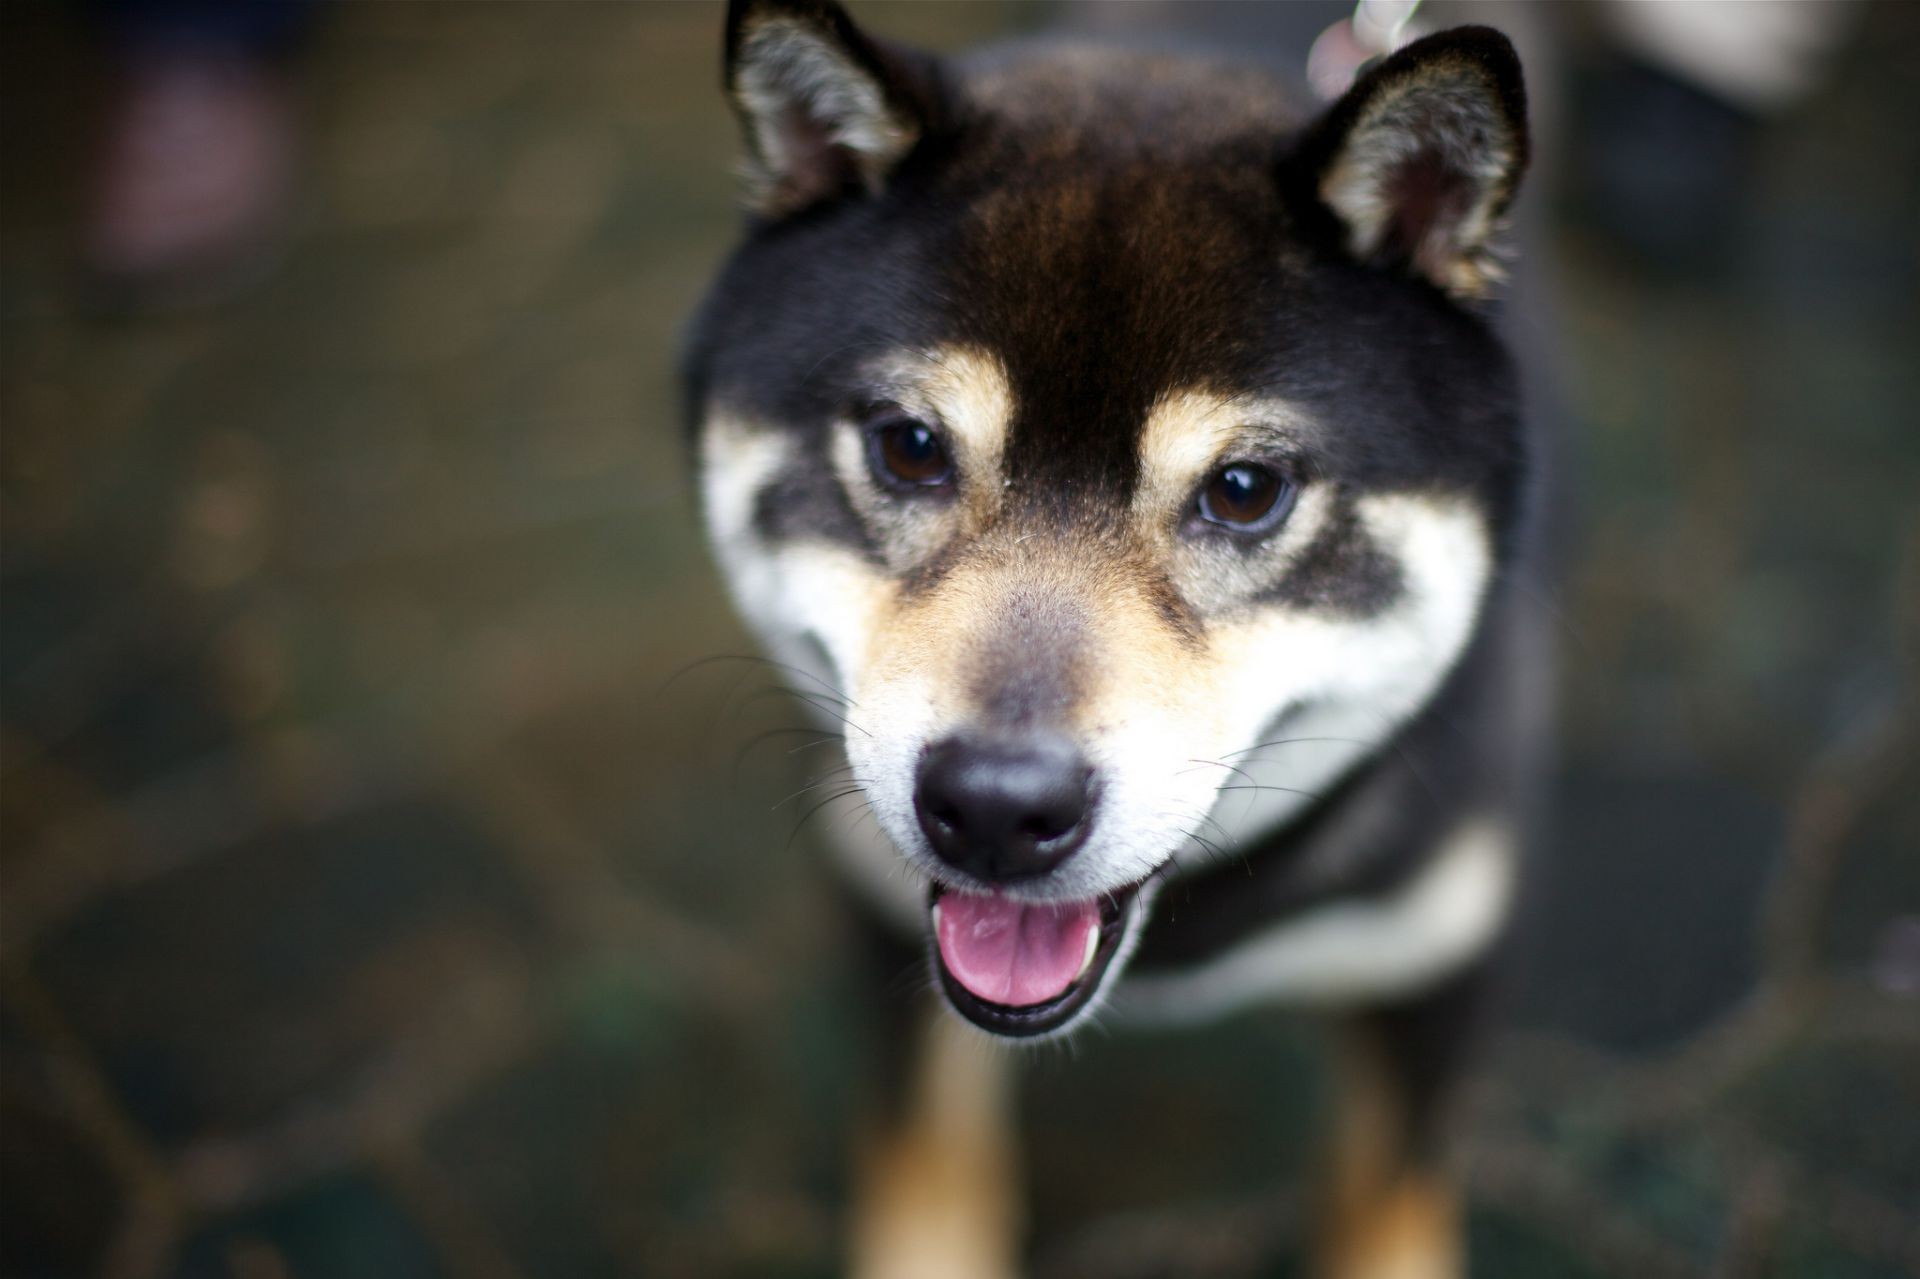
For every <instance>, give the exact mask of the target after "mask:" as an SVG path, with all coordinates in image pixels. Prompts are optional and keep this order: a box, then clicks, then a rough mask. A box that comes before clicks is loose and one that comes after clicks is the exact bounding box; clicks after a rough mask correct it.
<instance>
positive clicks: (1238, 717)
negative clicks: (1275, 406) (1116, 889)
mask: <svg viewBox="0 0 1920 1279" xmlns="http://www.w3.org/2000/svg"><path fill="white" fill-rule="evenodd" d="M1358 515H1359V518H1360V519H1361V520H1362V522H1363V523H1364V525H1365V527H1366V529H1367V532H1368V533H1369V535H1370V536H1371V537H1372V538H1373V539H1374V540H1375V542H1376V544H1377V545H1378V547H1379V548H1380V550H1381V552H1382V553H1383V554H1386V555H1389V556H1391V557H1393V558H1394V560H1395V561H1396V562H1397V563H1398V565H1399V567H1400V569H1401V573H1402V577H1403V580H1404V582H1405V584H1406V591H1405V594H1404V596H1403V597H1402V599H1401V601H1400V602H1399V603H1398V605H1396V606H1395V607H1394V608H1393V609H1391V610H1389V611H1388V612H1386V613H1384V614H1380V615H1376V616H1371V617H1365V618H1342V617H1338V616H1330V615H1326V614H1322V613H1317V612H1312V611H1307V610H1301V609H1296V608H1290V607H1287V606H1283V605H1270V606H1267V607H1265V608H1263V609H1262V610H1261V611H1260V613H1259V614H1258V615H1257V616H1256V617H1254V618H1252V619H1251V620H1248V621H1245V622H1242V623H1239V624H1237V625H1235V626H1233V627H1231V628H1223V629H1222V630H1221V632H1220V633H1219V634H1218V635H1217V636H1216V638H1215V640H1214V645H1215V656H1214V659H1213V675H1212V678H1211V679H1209V680H1207V681H1204V682H1203V683H1202V685H1201V686H1200V687H1199V688H1198V689H1197V690H1196V691H1195V692H1193V693H1190V694H1187V695H1186V696H1184V697H1182V698H1181V699H1180V700H1181V701H1184V702H1188V703H1189V704H1188V705H1184V706H1176V705H1169V704H1168V703H1166V702H1159V703H1158V704H1154V703H1148V702H1146V701H1145V700H1144V699H1143V700H1142V701H1141V702H1140V704H1139V705H1138V707H1137V709H1136V710H1135V711H1134V712H1133V713H1128V714H1124V715H1123V716H1121V717H1120V718H1121V719H1122V720H1123V722H1124V725H1125V726H1124V727H1123V728H1121V729H1119V730H1118V731H1116V732H1115V733H1113V734H1111V735H1110V736H1109V738H1108V739H1107V740H1106V741H1105V742H1104V743H1103V744H1102V752H1103V755H1104V756H1105V758H1104V759H1103V760H1102V761H1101V762H1102V763H1103V764H1104V766H1105V768H1106V770H1107V773H1108V778H1109V780H1108V783H1107V786H1106V789H1105V794H1106V796H1107V799H1106V800H1105V801H1103V802H1104V803H1106V804H1107V809H1108V811H1107V812H1105V813H1103V815H1102V820H1103V823H1104V825H1105V827H1106V830H1105V832H1104V835H1103V836H1102V837H1096V838H1095V839H1094V840H1091V841H1089V844H1088V847H1087V848H1086V849H1085V850H1083V851H1082V854H1081V858H1082V859H1084V860H1089V861H1095V862H1097V863H1099V865H1100V868H1101V871H1102V872H1103V873H1104V874H1108V875H1112V876H1114V877H1116V878H1117V877H1124V876H1125V875H1127V874H1129V873H1133V872H1135V871H1136V870H1137V869H1138V868H1139V867H1140V866H1141V865H1143V864H1157V863H1158V861H1161V860H1165V859H1166V858H1167V857H1168V856H1170V855H1177V856H1179V858H1180V859H1181V860H1182V861H1183V862H1189V863H1192V862H1198V861H1203V860H1205V859H1206V858H1207V857H1208V856H1210V855H1211V850H1210V849H1209V848H1208V845H1212V846H1214V847H1215V848H1217V849H1218V850H1219V851H1220V852H1222V853H1223V854H1226V855H1231V854H1232V852H1233V851H1234V849H1235V847H1236V846H1238V845H1240V844H1243V843H1246V842H1249V841H1252V840H1254V839H1257V838H1259V837H1260V836H1261V835H1263V834H1265V833H1266V832H1268V831H1271V830H1273V829H1275V828H1276V827H1278V826H1280V825H1281V824H1283V823H1284V822H1286V821H1287V820H1289V819H1290V818H1292V817H1293V816H1295V815H1296V814H1297V813H1298V812H1299V811H1300V810H1301V809H1302V808H1304V807H1305V806H1306V805H1308V804H1310V803H1311V802H1312V801H1313V798H1314V797H1315V796H1316V795H1318V794H1320V793H1322V792H1324V791H1325V790H1326V788H1328V787H1329V786H1331V785H1333V784H1334V783H1335V782H1336V781H1338V780H1339V778H1340V777H1341V776H1343V775H1344V774H1345V773H1346V772H1347V771H1348V770H1349V769H1351V768H1352V767H1353V766H1354V764H1356V763H1357V762H1358V761H1359V760H1361V759H1362V758H1365V757H1366V756H1368V755H1370V754H1371V753H1372V752H1373V751H1374V750H1376V749H1378V747H1379V745H1380V744H1381V743H1383V742H1385V741H1386V740H1387V739H1388V738H1390V737H1391V736H1392V735H1393V734H1394V733H1395V732H1396V731H1398V729H1399V728H1400V726H1401V725H1402V724H1404V723H1405V722H1406V720H1407V719H1408V718H1409V717H1410V716H1411V715H1412V714H1414V713H1415V712H1416V711H1417V710H1418V709H1419V708H1420V707H1421V706H1422V705H1424V704H1425V703H1426V701H1427V699H1428V698H1430V697H1431V696H1432V695H1433V693H1434V691H1435V690H1436V689H1437V688H1438V687H1439V684H1440V682H1441V680H1442V679H1444V678H1445V676H1446V674H1447V672H1448V671H1449V670H1451V669H1452V667H1453V664H1454V662H1455V661H1457V660H1458V658H1459V656H1460V653H1461V652H1462V651H1463V650H1464V648H1465V647H1466V643H1467V640H1468V638H1469V637H1470V636H1471V634H1472V632H1473V627H1474V623H1475V620H1476V618H1477V616H1478V613H1479V607H1480V601H1481V598H1482V596H1483V595H1484V593H1485V590H1486V585H1487V580H1488V576H1489V573H1490V572H1491V567H1492V550H1491V545H1490V542H1489V538H1488V533H1487V529H1486V524H1485V520H1484V518H1483V517H1482V516H1481V515H1480V514H1479V513H1478V512H1477V511H1476V510H1474V509H1473V508H1472V507H1471V506H1470V505H1469V504H1468V503H1466V502H1464V501H1449V500H1443V499H1439V498H1432V497H1425V496H1417V495H1399V494H1396V495H1377V496H1372V497H1367V498H1363V499H1361V501H1360V503H1359V505H1358ZM1296 707H1299V708H1305V709H1304V711H1303V712H1302V713H1300V714H1299V715H1297V716H1296V717H1294V718H1292V719H1290V720H1289V721H1288V723H1287V726H1286V729H1285V731H1284V733H1282V734H1280V736H1281V738H1282V741H1280V742H1276V743H1274V744H1271V745H1263V743H1266V742H1268V741H1269V738H1268V736H1267V735H1268V734H1271V733H1274V732H1275V727H1274V726H1275V723H1276V721H1277V720H1279V719H1280V718H1281V717H1282V716H1283V715H1284V714H1285V713H1286V712H1287V711H1288V710H1289V709H1290V708H1296ZM1255 748H1258V749H1255ZM1235 770H1238V771H1237V772H1236V771H1235ZM1243 787H1247V788H1254V789H1223V788H1243ZM1206 818H1210V819H1211V820H1203V819H1206ZM1184 831H1194V832H1197V833H1198V834H1199V835H1200V836H1201V837H1202V839H1201V840H1194V841H1188V840H1187V839H1185V838H1183V837H1182V832H1184ZM1170 844H1171V845H1172V846H1171V847H1170V846H1169V845H1170Z"/></svg>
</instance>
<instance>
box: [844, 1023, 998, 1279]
mask: <svg viewBox="0 0 1920 1279" xmlns="http://www.w3.org/2000/svg"><path fill="white" fill-rule="evenodd" d="M1010 1066H1011V1062H1010V1061H1009V1059H1008V1056H1007V1054H1006V1053H1004V1052H1003V1051H1002V1050H1000V1049H999V1048H998V1046H996V1045H994V1044H991V1043H989V1042H987V1040H986V1039H985V1037H984V1036H982V1035H979V1034H977V1033H975V1032H973V1031H970V1030H968V1029H967V1028H966V1027H964V1026H962V1025H960V1024H959V1022H958V1021H957V1020H956V1019H954V1018H953V1017H951V1016H949V1015H947V1014H945V1013H943V1012H936V1013H933V1014H932V1015H931V1016H930V1017H929V1019H928V1022H927V1025H926V1026H925V1028H924V1031H923V1034H922V1037H921V1042H920V1044H919V1057H918V1061H917V1062H916V1070H915V1074H914V1079H913V1082H912V1085H911V1087H910V1090H909V1092H908V1095H907V1098H906V1107H905V1111H904V1113H903V1115H902V1116H901V1118H900V1120H899V1122H897V1123H896V1124H895V1125H894V1126H893V1127H892V1128H891V1129H889V1130H888V1131H885V1132H882V1133H878V1134H876V1135H875V1136H874V1137H873V1138H872V1139H871V1140H870V1141H868V1142H867V1143H866V1145H865V1148H864V1149H863V1150H862V1151H861V1155H860V1160H859V1165H858V1175H859V1185H858V1187H857V1195H858V1203H857V1205H856V1209H855V1217H854V1225H853V1267H852V1273H853V1275H854V1276H855V1277H856V1279H1011V1277H1012V1276H1013V1275H1014V1274H1015V1273H1016V1272H1017V1266H1016V1253H1017V1250H1018V1241H1019V1235H1020V1220H1019V1208H1018V1205H1019V1203H1020V1193H1019V1190H1020V1185H1019V1181H1020V1179H1019V1174H1018V1169H1017V1168H1016V1157H1015V1152H1014V1142H1013V1137H1012V1133H1011V1129H1010V1126H1009V1115H1008V1109H1009V1103H1008V1096H1007V1094H1008V1083H1009V1081H1008V1074H1009V1069H1010Z"/></svg>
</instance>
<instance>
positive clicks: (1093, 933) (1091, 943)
mask: <svg viewBox="0 0 1920 1279" xmlns="http://www.w3.org/2000/svg"><path fill="white" fill-rule="evenodd" d="M1099 949H1100V926H1099V925H1098V924H1095V925H1094V926H1093V927H1092V928H1089V929H1087V953H1086V957H1085V958H1083V959H1082V960H1081V961H1080V971H1079V972H1077V973H1075V974H1074V975H1073V979H1074V980H1075V981H1079V980H1080V979H1081V978H1082V977H1085V976H1086V975H1087V970H1088V969H1089V968H1092V967H1093V955H1094V952H1095V951H1097V950H1099Z"/></svg>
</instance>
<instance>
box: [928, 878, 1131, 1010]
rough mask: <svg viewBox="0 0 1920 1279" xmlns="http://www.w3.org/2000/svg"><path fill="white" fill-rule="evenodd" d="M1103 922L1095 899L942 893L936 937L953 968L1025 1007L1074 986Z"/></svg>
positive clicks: (988, 995)
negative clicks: (1038, 901)
mask: <svg viewBox="0 0 1920 1279" xmlns="http://www.w3.org/2000/svg"><path fill="white" fill-rule="evenodd" d="M1099 926H1100V910H1099V907H1098V906H1096V905H1095V904H1094V903H1093V902H1091V901H1084V902H1061V903H1056V904H1052V905H1047V906H1029V905H1026V904H1024V903H1022V902H1017V901H1013V900H1011V899H1009V898H1006V897H1002V896H1000V894H998V893H995V894H993V895H992V896H990V897H974V896H970V895H967V894H965V893H947V894H946V895H944V896H943V897H941V898H940V922H939V927H938V928H936V929H935V930H934V931H935V934H936V940H937V941H938V942H939V945H940V958H941V960H942V962H944V963H945V964H946V966H947V971H948V972H950V973H952V974H953V975H954V978H955V979H956V980H957V981H958V982H959V983H960V984H961V985H962V986H965V987H966V988H967V989H968V990H970V991H972V992H973V993H974V994H975V995H978V996H979V997H980V998H981V999H984V1000H987V1001H988V1002H989V1003H995V1004H1005V1005H1007V1006H1009V1007H1012V1008H1024V1007H1026V1006H1028V1005H1030V1004H1044V1003H1046V1002H1047V1001H1048V1000H1049V999H1054V998H1057V997H1058V996H1059V995H1060V993H1061V992H1062V991H1064V990H1065V989H1066V988H1067V987H1069V986H1071V985H1073V979H1074V978H1075V977H1078V976H1079V975H1080V966H1081V964H1082V963H1083V962H1085V960H1086V957H1087V938H1088V936H1089V935H1090V934H1091V933H1092V932H1093V930H1095V929H1096V928H1098V927H1099Z"/></svg>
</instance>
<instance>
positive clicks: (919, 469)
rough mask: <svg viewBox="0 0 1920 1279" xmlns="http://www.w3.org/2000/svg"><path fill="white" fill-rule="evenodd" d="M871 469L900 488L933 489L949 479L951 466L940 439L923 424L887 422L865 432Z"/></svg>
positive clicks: (905, 419)
mask: <svg viewBox="0 0 1920 1279" xmlns="http://www.w3.org/2000/svg"><path fill="white" fill-rule="evenodd" d="M869 438H870V439H871V440H872V446H871V451H872V455H873V462H874V469H875V470H876V471H878V472H879V473H880V478H881V479H882V480H884V481H886V482H888V483H890V484H892V485H894V486H896V487H900V488H934V487H937V486H939V485H942V484H945V483H946V482H947V481H948V480H949V479H951V478H952V477H953V463H952V462H951V461H949V460H948V458H947V450H946V447H945V446H944V445H942V444H941V443H940V437H939V436H937V435H935V434H934V433H933V429H932V428H931V427H929V426H928V425H927V424H926V423H925V422H920V421H916V420H914V419H913V418H910V417H893V418H888V419H886V420H884V421H882V422H880V423H879V424H877V425H876V426H874V427H873V428H872V429H871V431H870V432H869Z"/></svg>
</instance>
